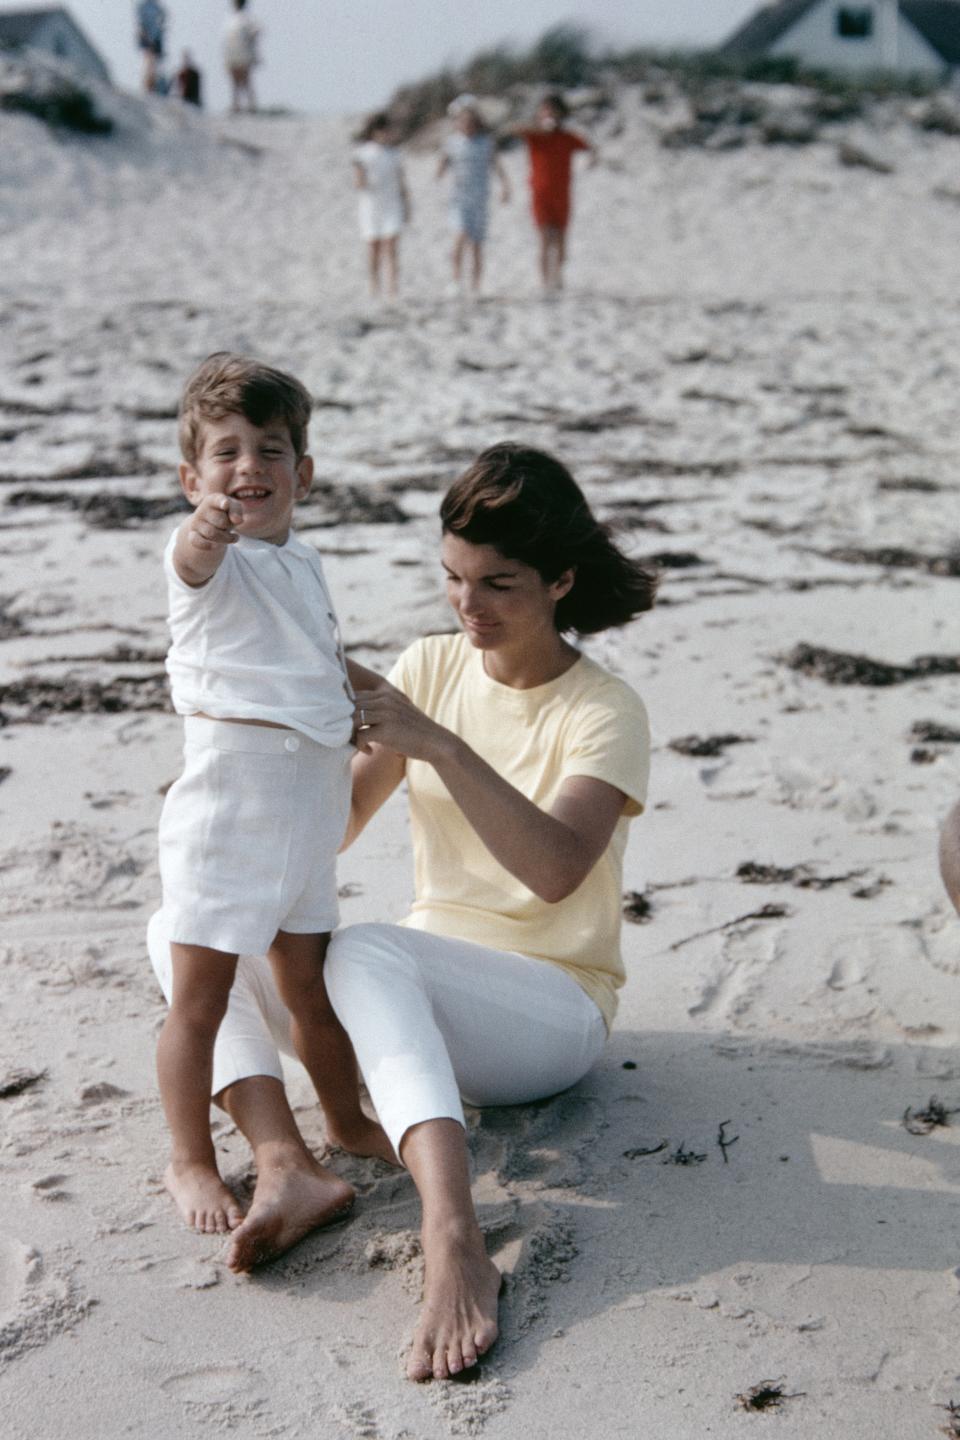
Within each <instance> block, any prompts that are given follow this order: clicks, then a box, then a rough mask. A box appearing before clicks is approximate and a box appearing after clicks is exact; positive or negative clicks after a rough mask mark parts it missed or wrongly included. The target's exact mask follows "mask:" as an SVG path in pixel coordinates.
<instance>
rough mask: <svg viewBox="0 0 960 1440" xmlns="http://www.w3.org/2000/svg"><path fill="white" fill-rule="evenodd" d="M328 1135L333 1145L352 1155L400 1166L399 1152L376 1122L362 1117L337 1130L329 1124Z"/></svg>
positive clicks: (364, 1116)
mask: <svg viewBox="0 0 960 1440" xmlns="http://www.w3.org/2000/svg"><path fill="white" fill-rule="evenodd" d="M327 1133H328V1135H329V1137H330V1144H331V1145H339V1147H340V1149H341V1150H346V1151H347V1152H348V1153H349V1154H350V1155H365V1156H370V1157H372V1158H373V1159H375V1160H386V1162H387V1164H388V1165H397V1166H399V1164H400V1161H399V1160H398V1159H397V1152H396V1151H395V1150H394V1148H393V1146H392V1145H391V1144H390V1141H389V1140H388V1139H387V1132H386V1131H385V1130H384V1128H383V1126H382V1125H378V1124H377V1122H376V1120H370V1119H369V1118H368V1117H367V1116H366V1115H362V1116H361V1117H360V1119H359V1120H358V1121H356V1122H355V1123H353V1124H351V1125H349V1126H343V1127H340V1128H336V1127H334V1126H332V1125H331V1124H330V1123H329V1121H328V1122H327Z"/></svg>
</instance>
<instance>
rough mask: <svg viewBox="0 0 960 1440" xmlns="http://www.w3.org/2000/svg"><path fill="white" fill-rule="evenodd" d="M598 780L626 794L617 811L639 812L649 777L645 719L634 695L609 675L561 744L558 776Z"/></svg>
mask: <svg viewBox="0 0 960 1440" xmlns="http://www.w3.org/2000/svg"><path fill="white" fill-rule="evenodd" d="M573 775H585V776H589V777H591V778H592V779H595V780H603V781H604V782H605V783H606V784H607V785H613V786H615V787H616V789H618V790H622V791H623V793H624V795H626V797H627V803H626V805H625V806H624V809H623V813H624V814H625V815H628V816H634V815H640V814H641V813H642V812H643V807H644V804H645V802H646V798H647V783H648V780H649V777H650V725H649V722H648V720H647V711H646V707H645V705H644V703H643V701H642V700H641V699H640V697H639V695H636V694H635V693H634V692H633V691H632V690H631V689H630V687H629V686H628V685H625V684H624V683H623V682H622V681H619V680H617V679H616V678H614V677H612V676H611V678H610V680H609V681H608V683H607V684H606V685H605V686H604V687H603V688H602V690H601V691H600V693H599V695H596V696H594V697H591V698H590V699H589V700H586V701H585V702H584V703H583V704H582V705H581V706H580V707H579V711H578V713H577V714H576V715H575V716H574V717H573V720H572V725H571V734H570V737H569V739H568V742H567V744H566V745H565V747H564V757H563V762H562V776H563V779H569V778H570V777H571V776H573Z"/></svg>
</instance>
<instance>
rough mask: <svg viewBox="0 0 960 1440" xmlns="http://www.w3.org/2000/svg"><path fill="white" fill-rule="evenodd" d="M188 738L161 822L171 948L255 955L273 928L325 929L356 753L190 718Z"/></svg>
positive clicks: (332, 922) (333, 904) (286, 733)
mask: <svg viewBox="0 0 960 1440" xmlns="http://www.w3.org/2000/svg"><path fill="white" fill-rule="evenodd" d="M184 737H185V739H184V747H183V753H184V760H185V765H184V771H183V774H182V775H181V776H180V778H179V780H177V781H176V783H175V784H174V785H173V786H172V787H171V788H170V790H169V791H168V793H167V797H166V800H165V801H164V806H163V813H162V814H161V816H160V879H161V882H162V885H163V910H164V917H165V923H166V929H167V938H168V939H169V940H171V941H175V942H177V943H179V944H181V945H203V946H207V947H209V948H210V949H212V950H222V951H224V952H225V953H227V954H231V955H234V954H241V953H243V952H250V951H253V952H254V953H259V954H263V953H265V951H267V950H268V949H269V947H270V946H271V945H272V944H273V940H274V937H275V936H276V934H277V931H278V930H286V931H288V932H289V933H291V934H294V935H314V934H323V933H325V932H326V931H329V930H333V929H334V927H335V926H336V924H337V922H338V920H339V918H340V917H339V906H338V903H337V875H336V862H337V850H338V849H339V846H340V842H341V841H342V839H343V836H344V832H345V831H346V828H347V819H348V816H349V813H350V757H351V755H352V754H353V750H352V747H351V746H349V745H341V746H338V747H336V748H332V747H330V746H327V745H321V744H319V743H318V742H317V741H316V740H310V739H308V737H307V736H305V735H301V734H299V733H298V732H296V731H293V730H276V729H272V728H270V727H267V726H263V725H238V724H236V723H235V722H232V721H229V720H207V719H205V718H201V717H200V716H196V715H190V716H187V718H186V719H185V721H184Z"/></svg>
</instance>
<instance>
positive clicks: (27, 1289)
mask: <svg viewBox="0 0 960 1440" xmlns="http://www.w3.org/2000/svg"><path fill="white" fill-rule="evenodd" d="M89 1308H90V1302H89V1301H85V1300H82V1299H80V1297H79V1296H78V1295H77V1293H76V1291H75V1290H74V1287H73V1284H72V1282H71V1279H70V1276H69V1274H68V1273H67V1272H66V1271H64V1270H52V1271H48V1269H47V1267H46V1266H45V1265H44V1263H43V1257H42V1256H41V1254H40V1252H39V1251H38V1250H35V1249H34V1248H33V1247H32V1246H29V1245H24V1244H22V1243H21V1242H20V1241H19V1240H15V1239H14V1238H13V1237H12V1236H6V1235H0V1364H3V1362H4V1361H7V1360H12V1359H14V1358H15V1357H16V1356H18V1355H22V1354H23V1353H24V1351H26V1350H33V1349H35V1348H36V1346H38V1345H42V1344H43V1343H44V1342H45V1341H46V1340H49V1339H50V1338H51V1336H53V1335H55V1334H57V1333H58V1331H60V1330H66V1329H69V1328H70V1327H71V1326H72V1325H74V1324H75V1323H76V1322H77V1321H78V1320H80V1319H81V1318H82V1317H83V1316H84V1315H85V1314H86V1313H87V1311H88V1310H89Z"/></svg>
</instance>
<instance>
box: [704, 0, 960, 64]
mask: <svg viewBox="0 0 960 1440" xmlns="http://www.w3.org/2000/svg"><path fill="white" fill-rule="evenodd" d="M720 53H721V54H722V55H728V56H730V57H731V58H735V59H745V60H746V59H753V58H756V57H759V56H761V55H764V56H770V57H777V56H782V57H785V58H786V57H790V58H792V59H795V60H799V61H800V63H801V64H802V65H805V66H807V67H808V68H809V69H816V70H847V71H854V72H856V71H860V72H864V71H870V70H896V71H900V72H901V73H904V74H913V75H929V76H931V77H939V76H942V75H943V74H944V72H945V71H947V70H950V69H952V68H953V67H954V66H958V65H960V0H776V3H774V4H768V5H763V6H762V7H761V8H760V9H759V10H758V11H757V12H756V14H755V15H753V16H752V18H751V19H749V20H747V22H746V23H745V24H744V25H742V26H741V27H740V29H739V30H737V31H736V33H735V34H733V35H731V37H730V39H729V40H727V41H726V43H725V44H724V45H722V46H721V47H720Z"/></svg>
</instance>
